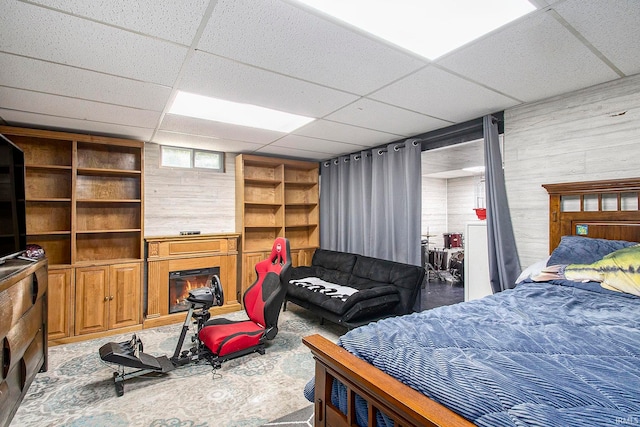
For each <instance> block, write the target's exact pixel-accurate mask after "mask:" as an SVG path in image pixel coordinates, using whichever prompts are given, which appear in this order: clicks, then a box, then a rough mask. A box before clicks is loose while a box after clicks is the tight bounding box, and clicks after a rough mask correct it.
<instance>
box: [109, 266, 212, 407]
mask: <svg viewBox="0 0 640 427" xmlns="http://www.w3.org/2000/svg"><path fill="white" fill-rule="evenodd" d="M186 301H187V302H188V303H189V310H188V311H187V316H186V318H185V320H184V323H183V324H182V330H181V332H180V337H179V338H178V343H177V345H176V349H175V352H174V353H173V356H171V357H167V356H158V357H155V356H152V355H150V354H147V353H145V352H144V347H143V344H142V341H141V340H140V338H139V337H137V336H136V335H133V337H132V338H131V339H130V340H128V341H123V342H119V343H117V342H109V343H107V344H105V345H103V346H102V347H100V350H99V353H100V359H102V360H103V361H105V362H108V363H115V364H116V365H118V366H119V369H118V371H116V372H114V373H113V380H114V382H115V386H116V394H117V395H118V396H122V395H123V394H124V381H125V380H128V379H131V378H135V377H139V376H141V375H146V374H150V373H162V374H164V373H167V372H170V371H173V370H174V369H175V368H177V367H179V366H184V365H187V364H189V363H192V362H196V361H198V360H201V359H207V360H208V361H209V362H210V363H212V365H213V366H214V368H215V367H219V366H220V364H219V363H217V364H216V363H214V361H213V360H212V356H213V355H212V354H211V352H210V351H209V350H208V349H207V348H206V347H205V345H204V344H203V343H202V341H200V340H199V339H198V338H197V337H198V336H197V334H198V333H200V331H201V330H202V328H203V327H204V326H205V324H206V322H207V321H208V320H209V318H210V317H211V313H209V309H210V308H211V307H214V306H221V305H222V304H224V294H223V291H222V285H221V283H220V278H219V277H218V276H215V275H214V276H213V278H212V280H211V286H207V287H204V288H198V289H193V290H191V291H189V296H188V297H187V298H186ZM192 319H193V320H192ZM191 323H194V324H195V325H196V328H197V333H196V335H195V336H193V337H191V342H193V343H194V345H193V347H191V348H190V349H188V350H182V346H183V344H184V340H185V338H186V336H187V331H188V330H189V326H190V325H191ZM125 368H133V369H135V370H134V371H131V372H126V369H125Z"/></svg>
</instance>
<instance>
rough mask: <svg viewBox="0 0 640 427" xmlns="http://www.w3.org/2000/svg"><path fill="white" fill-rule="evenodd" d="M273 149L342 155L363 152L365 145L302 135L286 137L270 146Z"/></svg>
mask: <svg viewBox="0 0 640 427" xmlns="http://www.w3.org/2000/svg"><path fill="white" fill-rule="evenodd" d="M270 146H272V147H282V148H292V149H296V148H298V149H303V150H309V151H316V152H318V153H325V154H331V155H334V156H335V155H340V154H347V153H353V152H356V151H361V150H364V149H365V148H366V146H365V145H357V144H347V143H344V142H336V141H327V140H324V139H318V138H310V137H308V136H301V135H286V136H283V137H282V138H280V139H279V140H277V141H275V142H272V143H271V144H270Z"/></svg>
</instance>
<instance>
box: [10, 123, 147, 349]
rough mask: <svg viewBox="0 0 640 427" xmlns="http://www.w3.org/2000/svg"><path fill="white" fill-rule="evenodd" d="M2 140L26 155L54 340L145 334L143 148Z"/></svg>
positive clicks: (36, 136) (29, 132)
mask: <svg viewBox="0 0 640 427" xmlns="http://www.w3.org/2000/svg"><path fill="white" fill-rule="evenodd" d="M0 133H1V134H3V135H5V136H6V137H7V138H8V139H10V140H11V141H12V142H13V143H14V144H16V145H17V146H19V147H20V148H21V149H22V150H23V151H24V155H25V168H26V189H25V190H26V191H25V192H26V217H27V243H34V244H38V245H40V246H42V247H43V248H44V250H45V253H46V255H47V259H48V262H49V316H48V319H49V339H50V340H52V341H54V342H68V341H74V340H75V339H76V338H74V337H78V336H83V339H84V338H89V337H91V336H86V334H93V335H92V336H99V335H104V334H106V333H109V331H110V330H112V329H118V328H125V329H140V328H141V327H142V326H141V324H142V304H141V296H142V271H143V266H142V263H143V259H144V242H143V236H142V230H143V201H142V195H143V192H144V187H143V181H144V178H143V176H144V168H143V163H144V143H143V142H142V141H132V140H127V139H119V138H107V137H100V136H94V135H85V134H74V133H65V132H55V131H45V130H36V129H23V128H16V127H8V126H0ZM124 331H125V330H123V329H118V332H124ZM96 334H98V335H96Z"/></svg>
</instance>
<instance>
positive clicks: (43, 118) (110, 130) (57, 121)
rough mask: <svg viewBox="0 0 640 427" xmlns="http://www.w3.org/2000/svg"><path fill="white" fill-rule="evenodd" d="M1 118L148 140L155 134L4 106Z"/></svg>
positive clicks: (13, 123) (14, 123) (18, 123)
mask: <svg viewBox="0 0 640 427" xmlns="http://www.w3.org/2000/svg"><path fill="white" fill-rule="evenodd" d="M0 118H2V119H3V120H4V121H6V122H7V124H8V125H9V126H33V124H34V123H37V125H38V127H39V128H45V129H55V130H61V131H67V132H74V133H83V132H87V133H91V134H93V135H104V136H111V137H117V138H127V139H137V140H140V141H148V140H149V138H151V135H152V134H153V129H146V128H142V127H133V126H124V125H118V124H112V123H102V122H90V121H88V120H79V119H70V118H66V117H56V116H47V115H42V114H35V113H28V112H23V111H15V110H5V109H2V108H0Z"/></svg>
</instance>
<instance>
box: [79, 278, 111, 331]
mask: <svg viewBox="0 0 640 427" xmlns="http://www.w3.org/2000/svg"><path fill="white" fill-rule="evenodd" d="M108 276H109V267H108V266H97V267H81V268H77V269H76V303H75V306H76V310H75V313H76V319H75V323H76V325H75V331H76V335H82V334H89V333H92V332H101V331H105V330H107V325H108V320H109V310H108V307H109V296H110V294H109V281H108Z"/></svg>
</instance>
